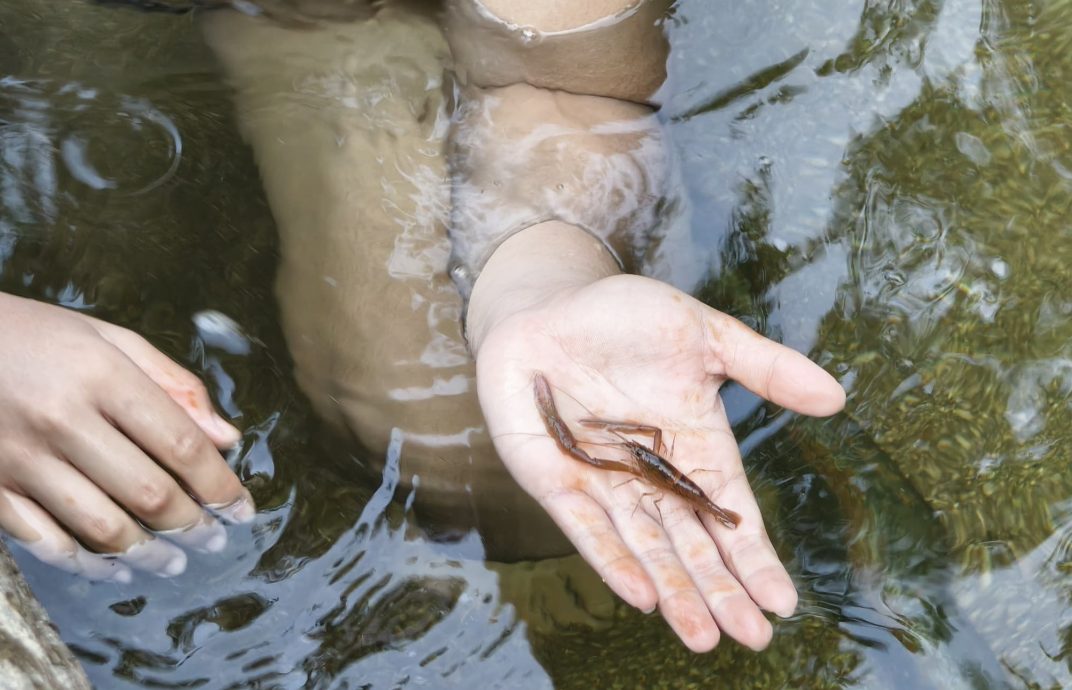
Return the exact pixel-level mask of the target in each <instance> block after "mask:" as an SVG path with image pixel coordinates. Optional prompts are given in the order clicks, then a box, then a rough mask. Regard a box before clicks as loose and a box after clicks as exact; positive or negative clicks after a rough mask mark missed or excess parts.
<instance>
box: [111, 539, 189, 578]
mask: <svg viewBox="0 0 1072 690" xmlns="http://www.w3.org/2000/svg"><path fill="white" fill-rule="evenodd" d="M115 556H116V557H117V558H119V559H120V560H122V561H123V562H124V563H125V564H127V565H132V566H134V567H135V568H139V569H141V570H144V571H146V572H150V573H153V574H154V575H159V576H160V577H173V576H175V575H179V574H181V573H182V571H184V570H186V554H185V553H184V552H183V550H182V549H180V548H179V547H177V546H175V545H174V544H171V543H169V542H167V541H165V540H163V539H156V538H153V539H148V540H146V541H143V542H140V543H138V544H134V545H133V546H131V547H130V548H129V549H127V550H126V551H124V552H123V553H119V554H115Z"/></svg>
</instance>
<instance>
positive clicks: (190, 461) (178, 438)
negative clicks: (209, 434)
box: [168, 428, 208, 467]
mask: <svg viewBox="0 0 1072 690" xmlns="http://www.w3.org/2000/svg"><path fill="white" fill-rule="evenodd" d="M207 444H208V440H207V439H206V438H205V436H204V434H202V433H201V431H200V430H199V429H197V428H188V429H183V430H182V431H179V432H176V433H175V435H174V436H172V438H171V442H170V444H169V446H168V453H169V454H170V455H171V459H172V461H173V462H174V463H175V465H176V466H177V467H191V466H193V465H196V464H197V463H198V461H199V460H200V459H201V458H202V457H203V456H204V453H205V452H206V450H207Z"/></svg>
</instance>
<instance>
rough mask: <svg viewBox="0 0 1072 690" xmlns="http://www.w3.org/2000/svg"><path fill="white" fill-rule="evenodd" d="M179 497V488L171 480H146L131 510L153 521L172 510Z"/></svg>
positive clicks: (140, 487)
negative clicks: (169, 509)
mask: <svg viewBox="0 0 1072 690" xmlns="http://www.w3.org/2000/svg"><path fill="white" fill-rule="evenodd" d="M176 497H177V487H176V486H175V483H174V482H172V481H171V480H160V479H152V480H146V481H144V482H142V483H141V485H140V486H139V487H138V492H137V495H136V496H135V499H134V505H132V506H131V508H132V509H133V510H134V512H135V513H136V514H137V515H138V516H139V517H144V518H146V519H152V518H154V517H158V516H160V515H162V514H163V513H164V512H165V511H166V510H168V508H170V507H171V506H172V505H173V504H174V503H175V499H176Z"/></svg>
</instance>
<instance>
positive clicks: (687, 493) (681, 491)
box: [622, 440, 741, 529]
mask: <svg viewBox="0 0 1072 690" xmlns="http://www.w3.org/2000/svg"><path fill="white" fill-rule="evenodd" d="M622 445H623V447H624V448H625V449H626V450H627V451H629V456H630V457H631V458H633V460H634V461H635V462H636V466H637V470H639V472H638V474H639V475H640V476H641V477H643V478H644V479H645V480H646V481H647V482H648V483H649V484H651V485H652V486H654V487H658V488H662V489H665V490H666V491H669V492H670V493H672V494H674V495H676V496H680V497H681V498H683V499H684V500H685V501H687V502H688V504H689V505H691V506H692V507H693V508H694V509H696V510H698V511H704V512H706V513H710V514H711V515H712V516H713V517H714V518H715V519H716V520H718V521H719V522H721V523H722V524H723V525H725V526H726V527H728V528H730V529H736V528H737V525H739V524H740V523H741V516H740V515H738V514H737V513H735V512H733V511H732V510H727V509H725V508H723V507H722V506H720V505H718V504H717V503H715V502H714V501H712V500H711V499H710V498H709V497H708V496H707V494H706V493H704V490H703V489H701V488H700V487H699V485H697V484H696V482H694V481H692V480H691V479H689V478H688V477H687V476H685V474H684V473H683V472H682V471H681V470H679V469H678V468H676V467H674V466H673V465H671V464H670V461H669V460H667V459H666V458H664V457H662V456H661V455H659V454H658V453H656V452H655V451H653V450H651V449H649V448H646V447H645V446H643V445H641V444H639V443H637V442H636V441H632V440H627V441H625V442H623V444H622Z"/></svg>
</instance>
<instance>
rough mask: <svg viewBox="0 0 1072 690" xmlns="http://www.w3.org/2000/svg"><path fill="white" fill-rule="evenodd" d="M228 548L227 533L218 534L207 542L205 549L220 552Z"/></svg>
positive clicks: (210, 551)
mask: <svg viewBox="0 0 1072 690" xmlns="http://www.w3.org/2000/svg"><path fill="white" fill-rule="evenodd" d="M225 548H227V534H226V533H223V534H217V535H216V536H214V537H212V538H211V539H209V540H208V542H206V543H205V551H208V552H209V553H219V552H220V551H223V550H224V549H225Z"/></svg>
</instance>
